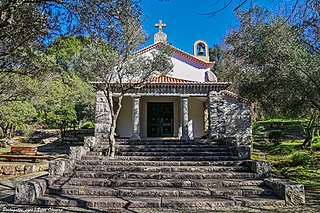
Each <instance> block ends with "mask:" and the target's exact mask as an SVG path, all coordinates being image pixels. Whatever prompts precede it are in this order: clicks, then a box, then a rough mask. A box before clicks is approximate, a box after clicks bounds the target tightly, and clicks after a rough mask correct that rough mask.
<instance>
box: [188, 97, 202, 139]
mask: <svg viewBox="0 0 320 213" xmlns="http://www.w3.org/2000/svg"><path fill="white" fill-rule="evenodd" d="M188 103H189V104H188V107H189V108H188V112H189V137H190V136H192V134H191V132H193V137H194V138H200V137H201V136H203V135H204V134H205V132H204V113H203V108H204V107H203V100H202V99H200V98H195V97H190V98H188ZM190 127H192V129H190Z"/></svg>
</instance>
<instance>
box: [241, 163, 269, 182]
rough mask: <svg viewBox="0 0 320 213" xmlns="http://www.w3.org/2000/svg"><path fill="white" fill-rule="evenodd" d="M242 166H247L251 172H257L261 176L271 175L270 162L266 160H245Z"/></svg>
mask: <svg viewBox="0 0 320 213" xmlns="http://www.w3.org/2000/svg"><path fill="white" fill-rule="evenodd" d="M241 165H242V166H247V167H248V168H249V169H250V171H251V172H254V173H257V174H259V175H260V176H261V177H263V178H268V177H271V163H269V162H267V161H257V160H246V161H243V162H242V164H241Z"/></svg>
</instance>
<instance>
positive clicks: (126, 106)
mask: <svg viewBox="0 0 320 213" xmlns="http://www.w3.org/2000/svg"><path fill="white" fill-rule="evenodd" d="M226 86H228V83H213V82H205V83H199V82H184V83H180V84H173V83H172V84H170V83H150V84H149V85H145V87H143V88H139V90H135V91H134V92H135V93H134V94H132V93H128V94H127V95H126V96H125V97H124V98H123V100H122V106H123V107H122V109H121V111H120V114H119V118H118V122H117V131H116V132H117V136H118V137H120V138H130V139H132V140H140V139H141V138H150V137H161V138H163V137H170V138H179V139H181V140H188V139H193V138H201V137H203V136H205V135H206V134H207V133H208V131H207V128H208V123H207V122H208V94H209V92H210V91H212V90H215V91H219V90H223V88H224V87H226ZM177 91H178V92H177Z"/></svg>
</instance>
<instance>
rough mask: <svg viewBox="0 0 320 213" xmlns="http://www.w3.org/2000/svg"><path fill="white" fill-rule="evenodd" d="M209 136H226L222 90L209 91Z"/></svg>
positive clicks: (217, 138)
mask: <svg viewBox="0 0 320 213" xmlns="http://www.w3.org/2000/svg"><path fill="white" fill-rule="evenodd" d="M208 104H209V105H208V114H209V138H212V139H215V140H219V139H222V138H225V137H226V116H225V110H224V107H225V100H224V96H223V91H212V92H210V93H209V103H208Z"/></svg>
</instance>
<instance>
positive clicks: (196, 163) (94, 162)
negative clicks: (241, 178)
mask: <svg viewBox="0 0 320 213" xmlns="http://www.w3.org/2000/svg"><path fill="white" fill-rule="evenodd" d="M241 163H242V161H147V160H145V161H123V160H116V159H110V160H78V161H76V162H75V165H88V166H100V165H104V166H239V165H241Z"/></svg>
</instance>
